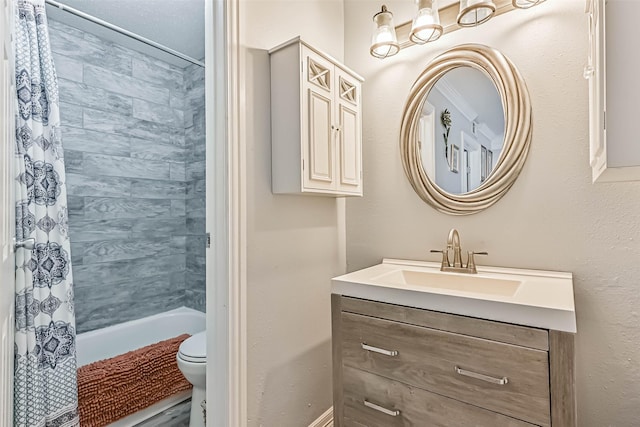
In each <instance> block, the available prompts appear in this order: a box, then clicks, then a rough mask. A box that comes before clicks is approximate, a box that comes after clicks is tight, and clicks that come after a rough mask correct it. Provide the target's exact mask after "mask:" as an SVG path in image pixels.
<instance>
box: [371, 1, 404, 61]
mask: <svg viewBox="0 0 640 427" xmlns="http://www.w3.org/2000/svg"><path fill="white" fill-rule="evenodd" d="M373 22H374V23H375V28H374V30H373V37H372V38H371V49H370V50H369V52H370V53H371V55H372V56H375V57H376V58H380V59H384V58H387V57H389V56H393V55H395V54H396V53H398V52H399V51H400V45H399V44H398V38H397V37H396V29H395V27H394V26H393V13H391V12H389V11H388V10H387V6H385V5H382V10H381V11H380V12H378V13H376V14H375V15H373Z"/></svg>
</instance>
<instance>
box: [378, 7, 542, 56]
mask: <svg viewBox="0 0 640 427" xmlns="http://www.w3.org/2000/svg"><path fill="white" fill-rule="evenodd" d="M413 1H415V3H416V4H417V5H418V11H417V13H416V15H415V17H414V18H413V19H412V20H410V21H407V22H403V23H402V24H399V25H397V26H395V27H394V25H393V14H392V13H391V12H389V11H388V10H387V7H386V6H382V10H381V11H380V12H378V13H376V14H375V15H374V16H373V22H374V24H375V25H374V30H373V37H372V41H371V48H370V50H369V52H370V53H371V56H373V57H375V58H380V59H384V58H387V57H389V56H393V55H395V54H397V53H398V52H399V51H400V50H401V49H406V48H408V47H411V46H414V45H416V44H425V43H429V42H433V41H436V40H438V39H439V38H440V36H442V35H443V34H446V33H450V32H452V31H456V30H459V29H461V28H465V27H473V26H476V25H480V24H482V23H484V22H487V21H488V20H489V19H491V18H492V17H493V16H497V15H501V14H503V13H506V12H510V11H512V10H515V9H528V8H530V7H533V6H536V5H539V4H541V3H544V2H545V1H546V0H455V1H454V2H451V1H445V6H443V7H442V8H438V3H439V1H438V0H413Z"/></svg>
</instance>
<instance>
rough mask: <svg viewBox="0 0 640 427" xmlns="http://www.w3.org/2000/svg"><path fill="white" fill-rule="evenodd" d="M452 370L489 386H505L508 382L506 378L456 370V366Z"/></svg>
mask: <svg viewBox="0 0 640 427" xmlns="http://www.w3.org/2000/svg"><path fill="white" fill-rule="evenodd" d="M454 369H455V370H456V372H457V373H458V374H460V375H464V376H465V377H471V378H475V379H477V380H482V381H486V382H488V383H491V384H498V385H505V384H507V383H508V382H509V379H508V378H507V377H502V378H494V377H490V376H489V375H483V374H479V373H477V372H471V371H466V370H464V369H460V368H458V367H457V366H456V367H455V368H454Z"/></svg>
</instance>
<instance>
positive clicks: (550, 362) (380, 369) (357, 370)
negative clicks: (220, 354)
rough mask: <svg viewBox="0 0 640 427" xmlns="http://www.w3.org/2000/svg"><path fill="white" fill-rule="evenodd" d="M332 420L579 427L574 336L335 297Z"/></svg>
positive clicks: (374, 425)
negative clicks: (575, 385) (577, 423)
mask: <svg viewBox="0 0 640 427" xmlns="http://www.w3.org/2000/svg"><path fill="white" fill-rule="evenodd" d="M332 334H333V369H334V425H335V426H336V427H345V426H368V427H378V426H379V427H383V426H423V425H429V426H456V427H457V426H467V425H474V426H487V427H501V426H514V427H515V426H518V427H520V426H521V427H524V426H554V427H556V426H558V427H570V426H576V416H575V395H574V391H573V375H574V373H573V370H574V355H573V354H574V343H573V334H570V333H566V332H558V331H551V330H546V329H538V328H531V327H525V326H519V325H513V324H507V323H500V322H494V321H489V320H483V319H475V318H470V317H465V316H458V315H453V314H447V313H440V312H434V311H430V310H424V309H417V308H411V307H405V306H400V305H395V304H388V303H381V302H375V301H369V300H364V299H358V298H352V297H345V296H340V295H336V294H334V295H332Z"/></svg>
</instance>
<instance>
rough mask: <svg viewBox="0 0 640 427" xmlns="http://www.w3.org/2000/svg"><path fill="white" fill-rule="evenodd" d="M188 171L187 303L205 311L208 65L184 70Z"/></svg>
mask: <svg viewBox="0 0 640 427" xmlns="http://www.w3.org/2000/svg"><path fill="white" fill-rule="evenodd" d="M184 88H185V108H184V112H185V116H184V121H185V123H184V126H185V146H186V149H187V154H186V158H185V160H186V173H187V177H186V179H187V193H186V207H187V211H186V214H187V217H186V224H187V245H186V253H187V260H186V261H187V264H186V267H187V271H186V284H187V286H186V288H185V305H187V306H188V307H192V308H195V309H197V310H200V311H205V305H206V304H205V282H206V280H205V250H206V249H205V245H206V238H205V109H204V68H202V67H199V66H197V65H190V66H188V67H187V68H185V70H184Z"/></svg>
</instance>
